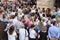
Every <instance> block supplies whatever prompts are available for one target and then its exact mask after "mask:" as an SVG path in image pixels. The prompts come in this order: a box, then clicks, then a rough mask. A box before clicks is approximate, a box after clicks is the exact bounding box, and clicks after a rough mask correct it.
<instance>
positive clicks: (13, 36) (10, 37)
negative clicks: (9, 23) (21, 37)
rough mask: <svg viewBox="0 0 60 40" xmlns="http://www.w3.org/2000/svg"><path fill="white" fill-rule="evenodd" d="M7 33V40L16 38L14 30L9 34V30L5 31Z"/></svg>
mask: <svg viewBox="0 0 60 40" xmlns="http://www.w3.org/2000/svg"><path fill="white" fill-rule="evenodd" d="M7 34H8V40H16V35H17V34H16V32H15V31H14V32H13V34H12V35H10V34H9V31H7Z"/></svg>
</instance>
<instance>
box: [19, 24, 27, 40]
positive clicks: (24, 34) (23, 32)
mask: <svg viewBox="0 0 60 40" xmlns="http://www.w3.org/2000/svg"><path fill="white" fill-rule="evenodd" d="M19 40H28V32H27V30H26V29H25V26H24V24H23V23H22V24H21V28H20V29H19Z"/></svg>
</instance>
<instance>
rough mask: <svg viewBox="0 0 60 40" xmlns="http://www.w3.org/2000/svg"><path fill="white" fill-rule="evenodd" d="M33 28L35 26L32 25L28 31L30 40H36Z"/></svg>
mask: <svg viewBox="0 0 60 40" xmlns="http://www.w3.org/2000/svg"><path fill="white" fill-rule="evenodd" d="M34 27H35V26H34V25H33V24H32V25H31V28H30V29H29V33H30V35H29V37H30V40H36V36H37V33H36V31H35V30H34Z"/></svg>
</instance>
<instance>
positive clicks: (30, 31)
mask: <svg viewBox="0 0 60 40" xmlns="http://www.w3.org/2000/svg"><path fill="white" fill-rule="evenodd" d="M29 33H30V35H29V36H30V38H36V35H35V34H36V32H35V30H33V29H30V30H29Z"/></svg>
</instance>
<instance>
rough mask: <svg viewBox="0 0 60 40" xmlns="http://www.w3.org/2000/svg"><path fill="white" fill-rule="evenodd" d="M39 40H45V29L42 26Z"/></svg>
mask: <svg viewBox="0 0 60 40" xmlns="http://www.w3.org/2000/svg"><path fill="white" fill-rule="evenodd" d="M39 35H40V38H39V39H38V40H47V35H48V33H47V27H45V26H43V27H42V30H41V31H40V32H39Z"/></svg>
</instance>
